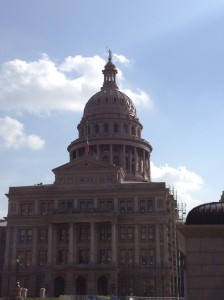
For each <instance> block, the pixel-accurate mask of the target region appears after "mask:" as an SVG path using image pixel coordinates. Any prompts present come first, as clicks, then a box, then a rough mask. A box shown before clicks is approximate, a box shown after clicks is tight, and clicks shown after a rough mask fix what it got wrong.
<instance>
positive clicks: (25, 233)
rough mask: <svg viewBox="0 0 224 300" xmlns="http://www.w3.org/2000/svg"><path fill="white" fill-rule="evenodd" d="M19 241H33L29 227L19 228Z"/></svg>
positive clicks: (24, 242)
mask: <svg viewBox="0 0 224 300" xmlns="http://www.w3.org/2000/svg"><path fill="white" fill-rule="evenodd" d="M18 240H19V243H20V244H28V243H32V241H33V231H32V229H31V228H21V229H19V239H18Z"/></svg>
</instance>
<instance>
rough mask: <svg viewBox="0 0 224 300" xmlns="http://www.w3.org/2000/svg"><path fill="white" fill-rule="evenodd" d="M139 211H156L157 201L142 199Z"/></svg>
mask: <svg viewBox="0 0 224 300" xmlns="http://www.w3.org/2000/svg"><path fill="white" fill-rule="evenodd" d="M139 210H140V213H148V212H154V211H155V199H154V198H149V199H141V200H140V207H139Z"/></svg>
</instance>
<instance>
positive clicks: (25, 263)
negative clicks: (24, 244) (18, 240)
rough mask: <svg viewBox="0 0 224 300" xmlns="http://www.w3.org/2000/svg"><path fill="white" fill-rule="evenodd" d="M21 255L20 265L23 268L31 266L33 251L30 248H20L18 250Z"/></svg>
mask: <svg viewBox="0 0 224 300" xmlns="http://www.w3.org/2000/svg"><path fill="white" fill-rule="evenodd" d="M18 256H19V266H20V267H22V268H29V267H30V266H31V259H32V255H31V251H29V250H20V251H19V252H18Z"/></svg>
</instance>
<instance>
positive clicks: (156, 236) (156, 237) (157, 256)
mask: <svg viewBox="0 0 224 300" xmlns="http://www.w3.org/2000/svg"><path fill="white" fill-rule="evenodd" d="M159 226H160V224H156V226H155V227H156V228H155V230H156V232H155V239H156V263H157V265H158V266H161V255H160V238H159Z"/></svg>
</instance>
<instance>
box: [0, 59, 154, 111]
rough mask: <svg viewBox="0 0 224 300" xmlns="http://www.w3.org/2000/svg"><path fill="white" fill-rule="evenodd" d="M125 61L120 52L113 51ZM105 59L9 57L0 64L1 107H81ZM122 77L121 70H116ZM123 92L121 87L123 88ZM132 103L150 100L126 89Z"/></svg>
mask: <svg viewBox="0 0 224 300" xmlns="http://www.w3.org/2000/svg"><path fill="white" fill-rule="evenodd" d="M116 59H117V60H119V61H120V62H121V63H128V59H127V58H126V57H124V56H123V55H116ZM104 65H105V61H104V60H103V59H102V58H101V57H100V56H93V57H83V56H81V55H76V56H69V57H67V58H65V59H64V61H63V62H62V63H61V64H57V63H55V62H54V61H52V60H51V59H50V58H49V57H48V56H47V55H46V54H44V55H42V57H41V58H40V59H39V60H37V61H31V62H27V61H23V60H19V59H16V60H13V61H8V62H5V63H3V64H2V65H1V67H0V106H1V110H5V111H16V112H21V111H23V112H24V111H25V112H32V113H37V114H38V113H42V112H50V111H54V110H59V111H62V110H72V111H82V110H83V107H84V105H85V103H86V101H87V100H88V99H89V97H90V96H92V95H93V94H94V93H96V92H97V91H99V89H100V87H101V86H102V84H103V76H102V73H101V70H103V67H104ZM118 78H122V72H120V74H118ZM124 92H125V91H124ZM127 93H128V94H129V96H130V95H131V97H132V100H133V101H134V102H135V103H136V105H147V104H148V103H151V100H150V98H149V96H148V95H147V94H146V93H145V92H144V91H142V90H137V92H136V93H135V92H133V91H131V90H127Z"/></svg>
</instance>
